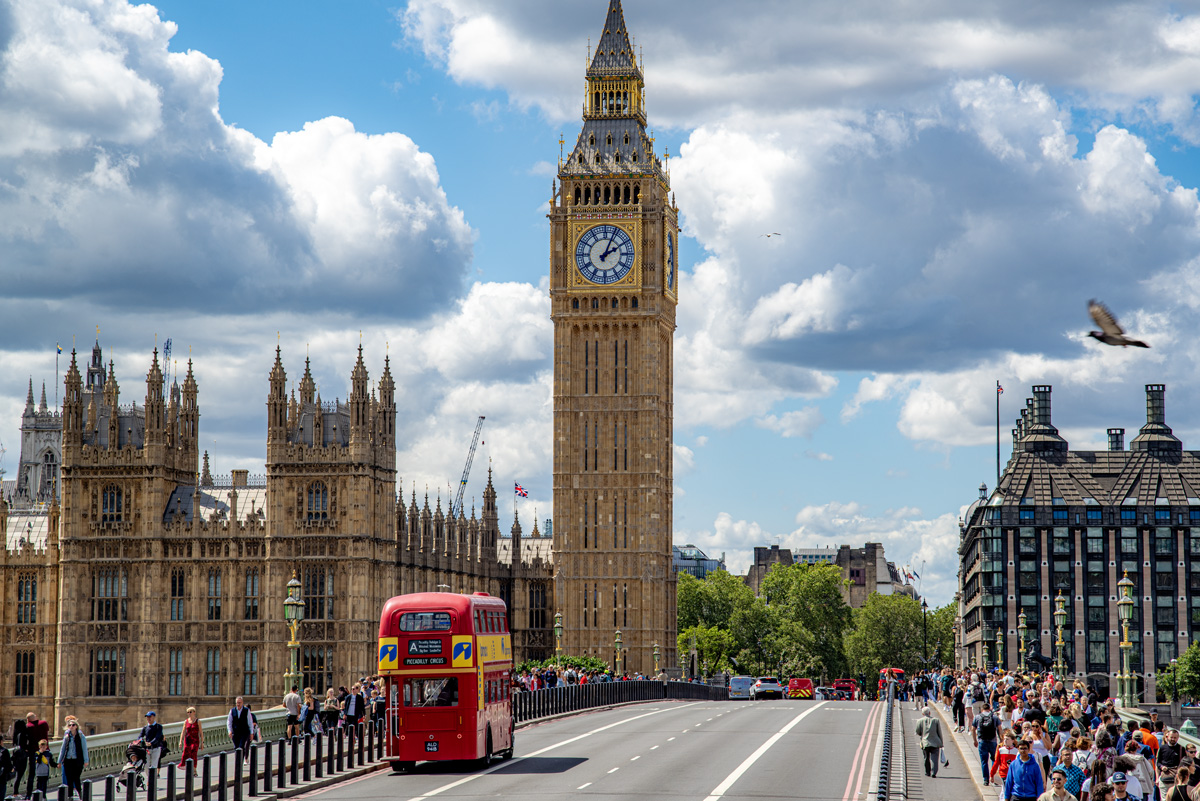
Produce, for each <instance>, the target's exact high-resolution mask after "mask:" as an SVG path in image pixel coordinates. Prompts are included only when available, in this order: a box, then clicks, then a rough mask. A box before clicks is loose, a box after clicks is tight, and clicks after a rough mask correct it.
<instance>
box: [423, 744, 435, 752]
mask: <svg viewBox="0 0 1200 801" xmlns="http://www.w3.org/2000/svg"><path fill="white" fill-rule="evenodd" d="M425 750H426V751H436V750H438V744H437V743H425Z"/></svg>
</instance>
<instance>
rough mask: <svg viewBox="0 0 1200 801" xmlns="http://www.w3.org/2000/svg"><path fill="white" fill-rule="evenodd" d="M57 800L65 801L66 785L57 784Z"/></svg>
mask: <svg viewBox="0 0 1200 801" xmlns="http://www.w3.org/2000/svg"><path fill="white" fill-rule="evenodd" d="M58 801H67V785H65V784H60V785H58Z"/></svg>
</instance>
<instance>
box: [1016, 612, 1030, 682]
mask: <svg viewBox="0 0 1200 801" xmlns="http://www.w3.org/2000/svg"><path fill="white" fill-rule="evenodd" d="M1027 623H1028V621H1027V620H1026V618H1025V610H1024V609H1022V610H1021V614H1019V615H1017V645H1018V646H1019V647H1020V650H1019V651H1018V652H1017V668H1018V669H1019V670H1025V669H1026V665H1025V634H1026V633H1027V632H1028V631H1029V626H1028V625H1027Z"/></svg>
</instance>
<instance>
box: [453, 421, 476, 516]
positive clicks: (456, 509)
mask: <svg viewBox="0 0 1200 801" xmlns="http://www.w3.org/2000/svg"><path fill="white" fill-rule="evenodd" d="M483 420H484V417H483V415H479V422H478V423H476V424H475V436H474V437H472V438H471V450H469V451H468V452H467V464H466V465H465V466H464V467H463V474H462V480H461V481H459V482H458V495H457V496H455V498H454V505H453V506H451V507H450V518H451V519H454V518H456V517H458V516H459V515H460V514H461V513H462V505H463V493H464V492H466V491H467V479H468V478H470V477H471V462H473V461H475V448H476V446H478V445H479V432H480V431H482V430H483Z"/></svg>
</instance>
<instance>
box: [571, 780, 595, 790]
mask: <svg viewBox="0 0 1200 801" xmlns="http://www.w3.org/2000/svg"><path fill="white" fill-rule="evenodd" d="M591 786H592V783H591V782H587V783H585V784H581V785H579V786H578V787H576V788H575V789H576V790H582V789H583V788H584V787H591Z"/></svg>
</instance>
